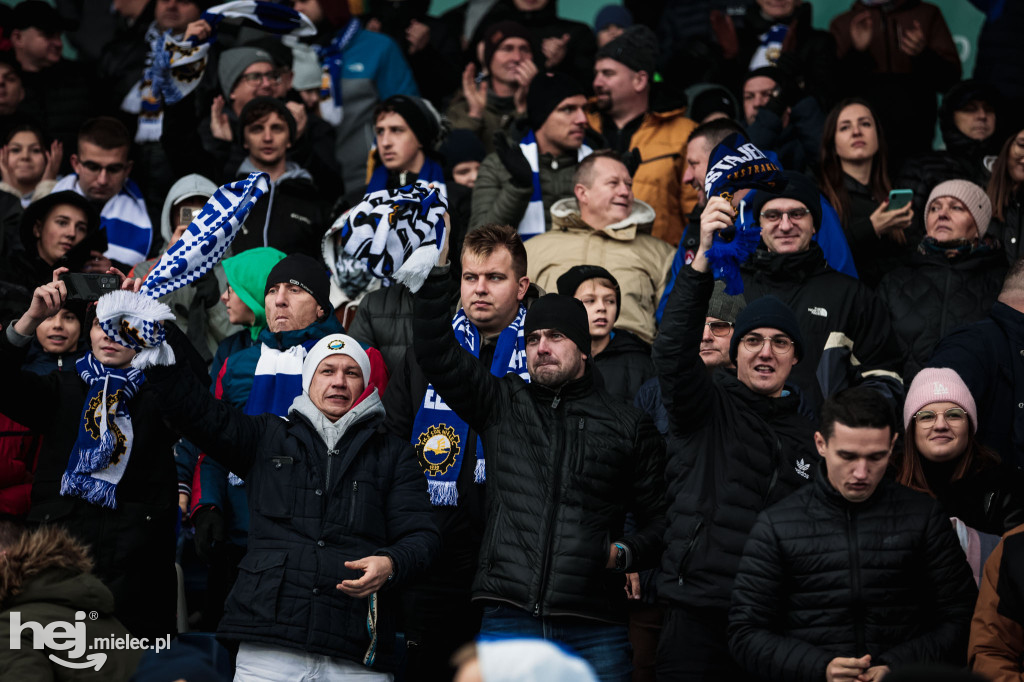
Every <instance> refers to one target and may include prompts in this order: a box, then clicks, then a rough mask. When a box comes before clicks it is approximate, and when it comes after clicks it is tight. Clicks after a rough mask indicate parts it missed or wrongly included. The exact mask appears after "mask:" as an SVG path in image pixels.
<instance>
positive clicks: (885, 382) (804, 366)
mask: <svg viewBox="0 0 1024 682" xmlns="http://www.w3.org/2000/svg"><path fill="white" fill-rule="evenodd" d="M785 177H786V179H787V181H788V182H787V185H786V187H785V189H783V190H782V191H781V192H780V193H779V194H769V193H768V192H758V193H757V195H756V196H755V197H754V200H753V202H752V204H751V205H750V208H751V209H752V211H753V215H754V218H755V219H756V220H757V221H758V224H759V225H760V226H761V245H760V246H759V247H758V249H757V250H756V251H755V252H754V254H753V255H752V256H751V257H750V258H749V259H748V260H747V261H746V263H744V264H743V267H742V274H743V287H744V291H743V295H744V296H745V297H746V299H747V301H748V302H750V301H753V300H756V299H758V298H760V297H762V296H766V295H768V294H772V295H775V296H778V297H779V298H780V299H782V301H784V302H785V303H786V305H787V306H789V308H790V309H791V310H792V311H793V312H794V313H795V314H796V319H797V320H798V321H799V323H800V329H801V330H802V331H803V334H804V339H805V340H806V342H807V343H806V348H805V350H806V353H805V357H804V359H803V362H801V363H800V365H799V366H797V367H796V368H794V370H793V376H792V383H793V384H794V385H796V386H797V387H799V388H800V390H801V391H803V393H804V397H805V399H806V401H807V403H808V405H810V406H811V407H812V409H816V408H817V407H818V406H820V405H821V404H822V403H823V402H824V399H825V398H827V397H828V396H830V395H833V394H835V393H836V392H837V391H839V390H841V389H843V388H846V387H848V386H853V385H856V384H865V385H870V386H871V387H872V388H874V389H876V390H877V391H879V392H880V393H882V394H883V395H884V396H886V398H887V399H888V400H889V401H890V402H891V403H892V404H893V405H894V406H897V405H898V404H899V403H900V400H901V399H902V396H903V380H902V378H901V377H900V368H901V367H902V359H901V355H900V351H899V347H898V345H897V344H896V340H895V337H894V336H893V334H892V328H891V326H890V321H889V313H888V311H887V310H886V309H885V306H884V304H883V303H882V302H881V301H880V300H879V299H878V297H877V296H875V294H874V292H872V291H871V290H870V289H868V288H867V287H866V286H864V285H863V284H861V283H860V282H858V281H857V280H855V279H854V278H852V277H849V276H848V275H844V274H842V273H840V272H836V271H835V270H834V269H832V268H831V267H830V266H829V265H828V263H826V262H825V256H824V255H823V253H822V250H821V247H820V246H818V244H817V243H816V242H815V241H814V239H813V236H814V233H815V231H816V230H817V229H818V227H819V226H820V225H821V219H822V211H821V203H820V194H819V192H818V188H817V186H816V185H815V184H814V182H813V181H812V180H811V179H810V178H808V177H807V176H805V175H802V174H800V173H794V172H789V171H787V172H786V173H785ZM735 216H736V210H735V209H734V208H733V207H732V206H731V205H730V204H729V202H727V201H726V200H725V199H723V198H721V197H712V198H711V200H710V201H708V205H707V207H706V208H705V210H704V213H703V215H702V216H701V239H702V244H701V247H700V248H701V250H706V249H707V248H709V247H710V241H708V243H707V244H704V243H703V239H704V234H703V232H704V226H705V222H707V223H708V225H709V226H710V227H713V228H714V229H716V230H718V229H726V228H730V227H732V225H733V221H734V220H735Z"/></svg>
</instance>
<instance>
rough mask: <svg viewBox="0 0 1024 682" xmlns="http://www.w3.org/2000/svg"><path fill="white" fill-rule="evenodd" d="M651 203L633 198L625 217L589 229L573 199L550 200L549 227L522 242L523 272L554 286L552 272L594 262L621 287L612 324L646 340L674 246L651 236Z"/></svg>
mask: <svg viewBox="0 0 1024 682" xmlns="http://www.w3.org/2000/svg"><path fill="white" fill-rule="evenodd" d="M652 222H654V209H653V208H651V207H650V205H648V204H646V203H644V202H642V201H640V200H637V201H635V202H634V204H633V212H632V213H631V214H630V216H629V218H627V219H626V220H623V221H621V222H618V223H614V224H612V225H609V226H608V227H606V228H604V229H603V230H595V229H593V228H592V227H590V226H589V225H587V224H586V223H584V222H583V220H582V219H581V218H580V209H579V206H578V205H577V203H576V199H575V198H573V197H569V198H566V199H560V200H558V201H556V202H555V203H554V204H553V205H552V206H551V231H550V232H545V233H544V234H540V235H537V236H536V237H533V238H532V239H530V240H528V241H527V242H526V254H527V259H528V260H527V263H528V265H527V274H528V275H529V276H530V281H531V282H533V283H535V284H536V285H537V286H539V287H540V288H541V289H543V290H544V291H552V292H553V291H558V285H557V284H556V282H557V280H558V278H559V277H560V276H561V275H563V274H564V273H565V272H566V271H567V270H568V269H569V268H571V267H573V266H576V265H600V266H601V267H603V268H605V269H606V270H608V272H610V273H612V275H613V276H614V277H615V279H616V280H618V282H619V288H620V289H621V290H622V310H621V311H620V313H619V319H618V322H616V324H615V326H616V327H619V328H621V329H626V330H628V331H631V332H633V333H634V334H636V335H637V336H639V337H640V338H641V339H643V340H644V341H646V342H647V343H651V342H653V341H654V335H655V333H656V329H655V324H654V312H655V311H656V310H657V308H658V301H659V300H661V294H662V292H664V290H665V283H666V282H667V280H668V273H669V268H670V267H671V265H672V256H673V255H674V253H675V249H673V248H672V247H671V246H669V245H668V244H667V243H665V242H663V241H662V240H660V239H657V238H655V237H652V236H651V235H650V234H649V232H650V226H651V223H652Z"/></svg>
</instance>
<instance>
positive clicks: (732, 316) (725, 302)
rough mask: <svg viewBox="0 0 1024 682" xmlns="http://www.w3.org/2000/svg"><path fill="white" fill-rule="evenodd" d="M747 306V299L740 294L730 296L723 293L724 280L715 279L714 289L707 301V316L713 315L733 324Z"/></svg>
mask: <svg viewBox="0 0 1024 682" xmlns="http://www.w3.org/2000/svg"><path fill="white" fill-rule="evenodd" d="M746 307H747V300H746V299H745V298H743V296H742V295H740V296H730V295H729V294H727V293H725V282H723V281H722V280H717V281H716V282H715V291H714V293H712V294H711V301H710V302H709V303H708V314H707V317H714V318H716V319H719V320H724V321H725V322H732V323H734V324H735V322H736V318H737V317H739V315H740V313H741V312H743V309H744V308H746Z"/></svg>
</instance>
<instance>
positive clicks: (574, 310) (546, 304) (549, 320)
mask: <svg viewBox="0 0 1024 682" xmlns="http://www.w3.org/2000/svg"><path fill="white" fill-rule="evenodd" d="M538 329H557V330H558V331H560V332H562V333H563V334H565V335H566V336H568V337H569V339H570V340H572V342H573V343H575V344H576V346H577V347H578V348H579V349H580V350H581V351H582V352H583V353H584V354H585V355H586V356H587V357H588V358H589V357H590V318H589V317H588V316H587V309H586V308H584V307H583V304H582V303H581V302H579V301H578V300H576V299H575V298H573V297H572V296H565V295H563V294H545V295H544V296H541V297H540V298H538V299H537V300H536V301H534V302H533V305H531V306H530V309H529V310H527V311H526V321H525V322H524V323H523V335H524V336H529V335H530V334H531V333H533V332H535V331H537V330H538Z"/></svg>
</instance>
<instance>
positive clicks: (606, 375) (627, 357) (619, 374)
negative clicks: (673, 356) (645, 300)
mask: <svg viewBox="0 0 1024 682" xmlns="http://www.w3.org/2000/svg"><path fill="white" fill-rule="evenodd" d="M594 365H595V366H596V367H597V372H598V374H600V375H601V382H602V388H604V390H606V391H608V392H609V393H611V394H612V395H613V396H615V397H616V398H618V399H619V400H621V401H622V402H624V403H626V404H628V405H632V404H633V398H634V397H636V393H637V391H639V390H640V386H642V385H643V383H644V382H645V381H647V380H648V379H650V378H651V377H653V376H654V363H653V362H651V347H650V346H648V345H647V344H646V343H644V342H643V340H642V339H641V338H640V337H639V336H637V335H636V334H633V333H632V332H628V331H626V330H625V329H616V330H615V335H614V336H612V340H611V341H610V342H609V343H608V346H607V347H606V348H605V349H604V350H603V351H601V352H600V353H598V354H597V355H595V356H594Z"/></svg>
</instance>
